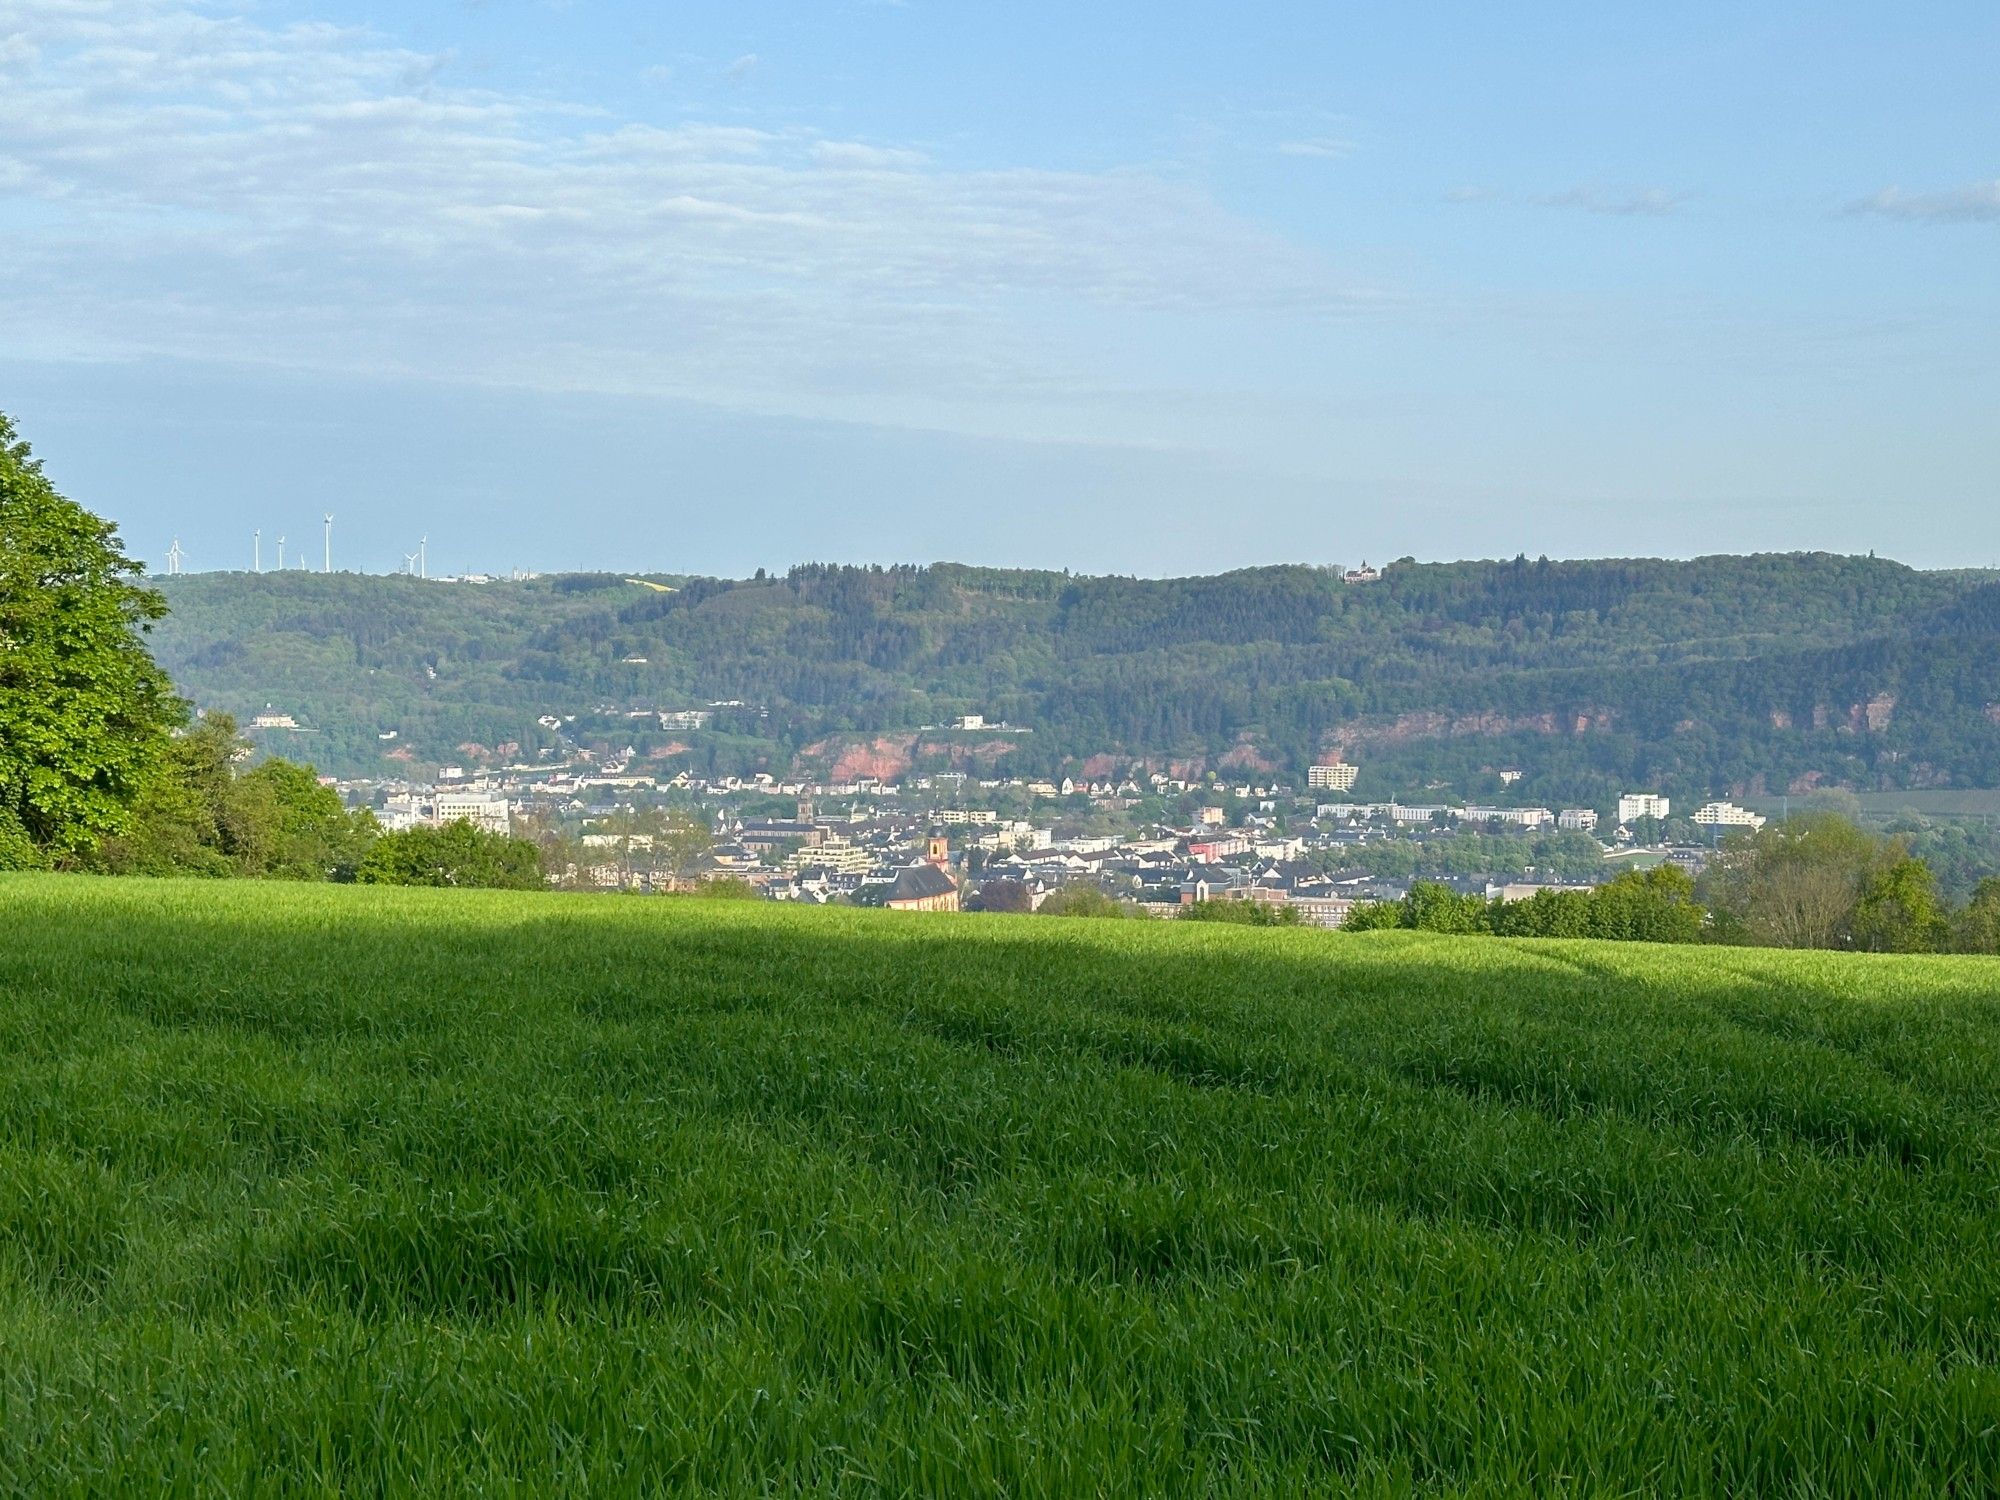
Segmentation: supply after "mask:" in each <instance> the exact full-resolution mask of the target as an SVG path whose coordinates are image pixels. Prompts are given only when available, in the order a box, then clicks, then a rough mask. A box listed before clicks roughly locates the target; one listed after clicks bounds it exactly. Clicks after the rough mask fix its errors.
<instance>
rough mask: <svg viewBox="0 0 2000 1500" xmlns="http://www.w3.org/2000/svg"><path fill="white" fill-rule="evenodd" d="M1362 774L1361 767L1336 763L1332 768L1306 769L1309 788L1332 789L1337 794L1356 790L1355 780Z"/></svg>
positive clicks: (1317, 767) (1310, 767) (1313, 767)
mask: <svg viewBox="0 0 2000 1500" xmlns="http://www.w3.org/2000/svg"><path fill="white" fill-rule="evenodd" d="M1360 774H1361V767H1359V766H1350V765H1347V764H1346V763H1344V762H1339V761H1336V762H1335V763H1334V764H1333V765H1330V766H1308V767H1306V785H1307V786H1309V787H1330V788H1332V789H1333V790H1334V791H1336V792H1351V791H1353V790H1354V778H1355V777H1357V776H1359V775H1360Z"/></svg>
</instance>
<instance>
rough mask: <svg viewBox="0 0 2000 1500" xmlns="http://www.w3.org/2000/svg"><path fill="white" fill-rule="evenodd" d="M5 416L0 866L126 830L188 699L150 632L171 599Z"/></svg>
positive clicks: (0, 489)
mask: <svg viewBox="0 0 2000 1500" xmlns="http://www.w3.org/2000/svg"><path fill="white" fill-rule="evenodd" d="M140 573H141V569H140V566H139V564H138V563H136V562H134V561H133V560H132V559H131V558H129V557H127V556H126V555H125V551H124V548H123V547H122V546H121V545H120V543H119V540H118V534H117V529H116V528H115V527H114V526H112V525H111V523H109V522H108V521H104V520H101V519H99V518H98V517H97V516H94V515H92V514H91V513H90V512H89V511H87V510H85V509H84V508H83V507H82V506H80V505H78V504H76V503H75V502H74V501H72V500H68V499H65V498H64V497H63V496H62V495H61V494H59V493H57V491H56V488H55V486H54V485H52V484H51V483H50V482H49V480H48V478H47V477H46V476H45V475H44V474H43V473H42V467H41V464H40V463H39V462H38V461H37V460H36V459H35V458H34V457H33V456H32V455H31V453H30V451H29V448H28V445H27V444H26V443H25V442H23V441H22V440H21V439H20V438H19V437H18V436H17V434H16V432H15V429H14V425H13V423H12V422H11V421H10V420H8V418H7V417H6V416H5V414H0V863H4V864H9V865H16V866H28V867H34V866H38V865H47V864H52V863H57V862H60V861H63V860H65V859H68V858H70V857H72V856H75V855H77V854H79V853H81V852H83V851H86V850H88V849H90V848H91V847H92V846H93V845H95V844H96V842H97V841H98V840H99V839H100V838H103V837H105V836H106V835H109V834H114V833H117V832H118V831H119V830H121V829H122V828H124V827H125V826H126V824H127V822H128V820H129V818H130V815H131V804H132V802H133V800H134V798H135V797H136V796H137V794H138V790H139V787H140V785H141V783H142V782H143V781H144V779H145V777H146V775H147V773H148V772H149V770H150V769H151V767H152V766H153V764H154V762H155V761H156V760H157V759H158V757H159V756H160V754H161V753H162V748H163V746H164V744H165V740H166V734H167V731H168V730H169V729H171V728H172V727H173V726H175V725H176V724H179V723H181V722H183V721H184V719H185V716H186V712H187V710H186V706H185V705H184V704H183V703H182V702H181V701H180V699H178V698H177V697H175V696H174V692H173V688H172V685H171V683H170V682H169V681H168V678H167V674H166V673H165V672H164V671H162V670H161V669H160V667H159V666H158V664H156V663H155V662H154V660H153V658H152V656H151V654H150V653H149V652H148V651H147V649H146V645H145V642H144V641H143V639H142V636H143V635H144V633H145V631H146V630H147V628H148V627H149V626H150V625H151V624H152V622H153V621H155V620H157V619H159V618H160V617H161V616H162V615H163V614H165V612H166V603H165V601H164V600H163V599H162V598H161V597H160V595H159V594H158V593H157V592H155V591H154V590H152V589H149V588H146V587H144V586H143V585H141V584H140V583H138V582H137V581H136V580H137V578H138V577H139V576H140Z"/></svg>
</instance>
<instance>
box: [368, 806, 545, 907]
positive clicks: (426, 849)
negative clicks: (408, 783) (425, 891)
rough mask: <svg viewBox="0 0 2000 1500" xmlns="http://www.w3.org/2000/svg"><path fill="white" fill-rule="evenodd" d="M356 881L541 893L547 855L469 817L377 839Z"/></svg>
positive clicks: (390, 834) (410, 829)
mask: <svg viewBox="0 0 2000 1500" xmlns="http://www.w3.org/2000/svg"><path fill="white" fill-rule="evenodd" d="M354 878H355V879H356V880H357V881H359V882H360V883H361V884H363V885H423V886H452V887H458V888H461V889H473V888H476V889H484V890H509V891H538V890H541V889H542V887H543V884H544V882H543V880H542V859H541V851H540V850H539V849H537V848H536V847H535V846H534V845H533V844H531V843H529V842H528V841H527V840H526V839H517V838H510V837H509V836H508V835H506V834H504V833H488V832H487V831H486V830H485V829H483V828H475V827H474V826H473V825H472V824H470V823H468V822H465V821H464V820H463V819H461V820H459V821H457V822H453V823H447V824H445V825H444V826H443V827H441V828H433V827H430V826H428V825H419V826H417V827H415V828H403V829H398V830H396V831H395V832H393V833H385V834H383V835H382V836H381V837H380V838H378V839H376V840H375V843H374V846H373V847H372V848H370V849H369V851H368V853H367V855H366V856H364V857H363V859H362V861H361V863H360V864H359V865H358V866H357V867H356V869H355V872H354Z"/></svg>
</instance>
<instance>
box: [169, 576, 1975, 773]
mask: <svg viewBox="0 0 2000 1500" xmlns="http://www.w3.org/2000/svg"><path fill="white" fill-rule="evenodd" d="M661 585H665V586H666V587H665V588H662V587H661ZM163 587H164V589H165V591H166V593H167V596H168V600H169V602H170V604H171V607H172V608H171V613H170V614H169V615H168V617H167V619H166V620H165V621H164V622H163V623H162V624H161V625H159V626H158V627H157V629H156V631H155V634H154V644H155V646H156V649H157V651H158V653H159V657H160V659H161V661H162V662H163V663H164V664H165V666H166V667H167V668H168V670H169V671H170V672H171V673H172V675H173V677H174V680H175V682H176V684H177V685H178V686H179V688H180V690H181V691H183V692H184V693H186V694H188V695H189V696H191V697H192V698H193V699H194V700H195V701H196V702H197V703H199V704H202V705H204V706H212V707H216V708H221V709H226V710H230V711H233V712H235V713H237V714H238V715H240V716H242V717H244V718H248V717H249V716H251V715H252V714H254V713H256V712H257V711H258V710H259V709H262V708H263V707H265V706H266V705H267V704H269V705H271V706H272V707H274V708H276V709H278V710H279V711H281V712H285V713H290V714H293V715H295V716H296V717H297V719H298V721H299V723H300V724H301V725H302V726H304V730H303V732H301V733H298V734H296V735H293V734H286V735H284V736H283V737H282V738H281V737H279V736H277V735H272V736H267V737H266V738H267V743H268V748H271V749H281V750H283V751H285V752H287V753H291V754H295V755H299V756H302V757H307V758H310V759H312V760H313V761H315V762H316V763H318V764H319V765H321V766H322V767H325V768H328V769H333V770H337V771H341V772H346V773H364V772H383V771H389V770H393V769H395V768H396V767H397V766H399V765H400V766H405V767H409V768H412V769H420V768H423V767H427V766H430V765H434V764H436V763H438V762H441V761H468V760H469V761H475V762H479V761H494V760H501V759H506V760H513V759H521V758H525V759H533V758H534V757H535V756H536V755H537V754H538V753H541V752H544V751H550V752H553V751H557V750H559V749H562V748H566V747H568V746H574V745H577V744H581V745H585V746H590V747H595V748H599V749H602V750H606V751H611V752H618V751H622V750H623V749H624V747H625V746H626V745H631V746H632V747H633V748H635V749H636V750H637V751H638V752H639V753H640V754H641V755H642V756H651V757H652V758H653V760H654V763H655V764H657V765H659V766H661V767H664V768H678V767H681V766H687V767H689V768H691V769H694V770H696V771H698V772H718V771H733V772H742V771H748V770H754V769H771V770H782V769H787V768H790V767H792V766H794V765H806V766H820V767H830V766H833V765H835V764H838V763H843V752H849V753H848V754H846V755H845V757H844V764H845V765H846V766H848V767H849V768H850V769H852V768H854V767H857V766H858V767H863V768H874V769H877V770H879V771H885V772H888V773H890V774H902V773H904V772H905V771H906V770H907V769H909V767H910V766H911V765H912V764H915V765H916V766H917V767H919V768H922V767H923V766H925V765H927V764H929V765H939V766H941V765H944V764H946V763H953V764H957V765H960V766H962V767H965V768H983V767H987V766H993V765H1004V766H1005V767H1007V768H1008V769H1010V770H1012V771H1014V772H1016V773H1035V772H1038V773H1053V772H1056V771H1058V770H1062V769H1073V768H1076V767H1078V766H1080V765H1081V764H1082V763H1083V762H1084V761H1085V760H1087V759H1088V758H1090V757H1093V756H1106V757H1111V758H1112V759H1111V760H1110V761H1108V762H1101V763H1100V764H1101V765H1103V767H1104V769H1103V770H1100V771H1098V772H1097V773H1096V774H1105V773H1106V772H1107V771H1108V770H1109V769H1110V768H1111V767H1112V766H1114V765H1115V766H1116V767H1117V768H1119V769H1121V770H1122V769H1123V768H1124V766H1125V765H1128V764H1129V763H1130V762H1131V761H1132V760H1135V759H1141V758H1143V759H1146V760H1149V761H1151V762H1152V763H1154V764H1160V765H1164V764H1167V763H1170V762H1172V763H1180V764H1182V765H1184V766H1187V767H1192V768H1203V769H1213V768H1222V769H1224V770H1225V771H1227V770H1229V769H1238V770H1239V773H1240V774H1241V775H1247V776H1254V775H1256V774H1258V772H1259V771H1260V770H1261V769H1268V770H1270V771H1284V772H1288V773H1290V774H1292V775H1294V776H1296V775H1297V774H1298V770H1299V768H1300V767H1301V766H1303V765H1304V764H1307V763H1309V762H1310V761H1311V760H1313V759H1314V758H1316V757H1319V756H1323V755H1326V754H1328V753H1330V752H1333V751H1336V750H1338V751H1343V752H1344V753H1345V754H1346V756H1347V758H1349V759H1351V760H1354V761H1356V762H1358V763H1359V764H1360V765H1361V767H1362V768H1363V776H1362V780H1361V783H1360V784H1359V786H1358V787H1357V788H1356V793H1357V795H1360V796H1388V795H1397V794H1402V795H1408V794H1410V793H1412V792H1416V791H1422V790H1425V789H1430V790H1434V791H1437V792H1439V793H1440V794H1447V793H1448V794H1455V795H1460V796H1467V797H1481V796H1487V795H1495V794H1497V793H1498V792H1499V790H1500V782H1499V779H1498V776H1497V772H1498V771H1499V770H1500V769H1502V768H1518V769H1520V770H1522V771H1523V772H1524V773H1525V778H1524V780H1523V781H1522V782H1521V783H1520V784H1519V785H1518V786H1517V787H1516V788H1515V789H1514V791H1515V793H1516V794H1517V795H1528V796H1532V797H1535V798H1538V799H1545V800H1560V801H1566V802H1568V801H1574V802H1581V803H1590V804H1601V803H1602V802H1603V801H1604V800H1605V799H1606V798H1607V797H1608V796H1610V795H1612V794H1614V793H1615V791H1616V790H1617V789H1619V788H1620V787H1624V786H1628V785H1629V786H1637V785H1645V786H1648V787H1655V788H1658V789H1660V790H1664V791H1667V792H1669V793H1673V794H1678V795H1679V796H1681V797H1683V798H1687V797H1694V796H1701V795H1709V794H1718V793H1725V792H1733V793H1737V794H1756V793H1763V792H1771V793H1775V792H1782V791H1787V790H1791V791H1802V790H1805V789H1807V788H1809V787H1812V786H1815V785H1820V786H1825V785H1840V786H1848V787H1854V788H1857V789H1863V790H1883V789H1894V788H1905V787H1928V786H1961V787H1962V786H1996V785H2000V649H1996V647H2000V576H1996V575H1994V574H1991V573H1980V572H1970V571H1966V572H1922V571H1918V570H1915V569H1912V568H1908V567H1905V566H1903V565H1901V564H1898V563H1894V562H1890V561H1887V560H1883V559H1877V558H1872V557H1835V556H1829V555H1825V554H1800V555H1769V556H1755V557H1713V558H1702V559H1697V560H1694V561H1688V562H1672V561H1650V560H1638V561H1600V562H1551V561H1548V560H1541V561H1530V560H1528V559H1526V558H1520V559H1516V560H1514V561H1512V562H1499V563H1493V562H1468V563H1449V564H1418V563H1414V562H1404V563H1400V564H1397V565H1395V566H1392V567H1391V568H1389V569H1388V570H1387V572H1386V575H1385V576H1384V577H1383V578H1382V580H1381V581H1379V582H1375V583H1367V584H1348V583H1344V582H1343V581H1342V580H1341V576H1340V574H1339V572H1338V571H1337V570H1333V569H1326V568H1311V567H1272V568H1261V569H1254V570H1248V571H1243V572H1237V573H1229V574H1223V575H1220V576H1217V577H1212V578H1189V579H1162V580H1153V579H1135V578H1117V577H1106V578H1083V577H1075V576H1071V575H1068V574H1062V573H1047V572H1022V571H1003V570H996V569H981V568H971V567H961V566H956V565H937V566H932V567H921V568H920V567H893V568H854V567H835V566H826V565H809V566H802V567H799V568H795V569H793V570H792V571H791V572H790V573H789V574H787V575H785V576H783V577H757V578H753V579H748V580H733V581H732V580H723V579H709V578H679V577H666V576H660V577H655V578H651V579H648V580H645V581H633V580H626V579H621V578H618V577H615V576H610V575H602V576H600V575H562V576H557V577H550V578H539V579H531V580H525V581H518V582H494V583H489V584H464V583H441V582H436V581H422V580H418V579H413V578H406V577H390V578H382V577H367V576H362V575H356V574H334V575H322V574H308V573H302V572H292V573H283V574H262V575H250V574H203V575H194V576H187V577H180V578H174V579H168V580H164V581H163ZM718 702H719V703H724V704H733V703H739V702H740V704H741V705H742V706H741V707H723V708H720V709H718V710H717V711H716V713H715V716H714V718H713V720H712V721H711V722H710V723H708V724H706V725H704V726H703V727H702V728H701V729H700V730H689V729H685V728H662V727H661V726H660V724H659V722H658V721H657V720H656V719H653V718H651V717H637V718H635V717H632V715H633V714H634V712H635V711H639V710H646V709H661V710H677V709H688V708H700V707H705V706H707V705H710V704H714V703H718ZM965 713H977V714H982V715H984V716H985V718H986V719H987V720H988V721H989V723H990V722H993V721H1001V720H1004V721H1006V722H1007V723H1008V724H1009V725H1012V726H1017V727H1019V728H1023V729H1027V730H1029V731H1031V732H1030V733H1027V734H999V733H982V732H977V731H972V732H963V733H952V732H939V731H931V732H928V733H923V732H920V731H923V730H924V727H925V726H934V725H941V724H946V723H949V722H950V720H951V719H952V718H953V717H954V716H956V715H959V714H965ZM543 716H554V717H557V718H560V719H562V720H565V721H567V722H565V723H564V724H563V725H562V726H561V728H560V729H552V728H549V727H546V726H545V725H543V724H540V723H538V722H537V720H538V718H541V717H543ZM389 736H393V738H391V737H389ZM857 751H858V752H859V753H858V754H857V753H854V752H857Z"/></svg>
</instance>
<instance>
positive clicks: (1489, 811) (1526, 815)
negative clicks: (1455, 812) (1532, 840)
mask: <svg viewBox="0 0 2000 1500" xmlns="http://www.w3.org/2000/svg"><path fill="white" fill-rule="evenodd" d="M1459 816H1460V818H1461V819H1462V820H1463V821H1464V822H1467V823H1511V824H1513V825H1514V826H1515V827H1517V828H1540V827H1541V826H1542V825H1543V824H1544V823H1547V822H1549V821H1550V820H1551V819H1552V818H1553V817H1554V816H1555V814H1553V813H1551V812H1550V811H1549V810H1548V809H1547V808H1546V807H1468V808H1466V809H1465V810H1464V811H1463V812H1462V813H1461V814H1460V815H1459Z"/></svg>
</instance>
